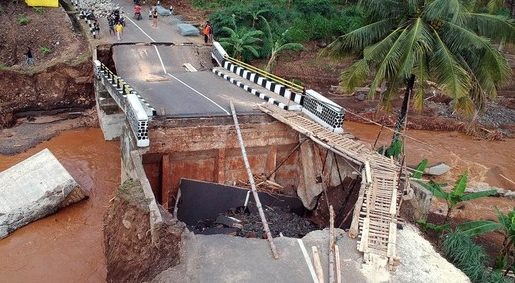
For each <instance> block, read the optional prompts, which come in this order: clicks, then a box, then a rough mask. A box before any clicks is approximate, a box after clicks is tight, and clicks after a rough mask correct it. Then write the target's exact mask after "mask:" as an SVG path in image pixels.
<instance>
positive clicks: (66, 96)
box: [0, 57, 95, 127]
mask: <svg viewBox="0 0 515 283" xmlns="http://www.w3.org/2000/svg"><path fill="white" fill-rule="evenodd" d="M85 59H87V57H85ZM0 89H7V90H9V91H7V92H4V93H2V96H1V97H0V104H1V105H2V108H1V110H0V115H1V116H0V117H2V118H0V127H6V126H7V127H9V126H12V125H13V124H14V122H15V120H14V114H16V113H18V112H24V111H42V110H54V109H66V108H79V109H89V108H91V107H92V106H94V105H95V94H94V92H93V68H92V67H91V62H89V61H87V60H85V61H84V62H82V63H79V64H76V65H69V64H66V63H60V64H57V65H55V66H52V67H49V68H47V69H44V70H42V71H40V72H37V73H33V74H32V73H31V74H25V73H20V72H17V71H10V70H0Z"/></svg>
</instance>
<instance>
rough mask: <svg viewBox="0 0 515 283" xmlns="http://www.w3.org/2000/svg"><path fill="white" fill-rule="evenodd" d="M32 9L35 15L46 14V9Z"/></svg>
mask: <svg viewBox="0 0 515 283" xmlns="http://www.w3.org/2000/svg"><path fill="white" fill-rule="evenodd" d="M32 9H33V10H34V13H36V14H38V15H43V13H45V9H44V8H43V7H34V8H32Z"/></svg>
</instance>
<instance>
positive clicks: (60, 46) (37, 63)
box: [0, 1, 95, 129]
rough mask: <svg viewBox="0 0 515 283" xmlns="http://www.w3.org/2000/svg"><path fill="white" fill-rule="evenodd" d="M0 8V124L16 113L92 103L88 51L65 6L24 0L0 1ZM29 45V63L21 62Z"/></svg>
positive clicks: (78, 109) (69, 109) (34, 113)
mask: <svg viewBox="0 0 515 283" xmlns="http://www.w3.org/2000/svg"><path fill="white" fill-rule="evenodd" d="M15 2H16V3H15ZM0 9H1V10H0V11H1V13H0V26H2V29H1V30H0V89H1V90H2V92H1V95H0V129H1V128H5V127H11V126H13V125H14V124H15V123H16V118H19V117H34V116H39V115H41V114H43V115H50V114H55V113H56V112H61V113H62V112H82V111H84V110H86V109H90V108H91V107H92V106H94V104H95V100H94V97H95V95H94V92H93V67H92V63H91V52H90V51H89V49H88V43H87V41H86V39H85V38H84V36H83V35H82V34H81V33H80V31H79V30H76V29H75V28H74V26H73V24H72V22H71V20H70V17H69V16H68V15H67V14H66V11H64V9H63V8H61V7H59V8H38V9H36V8H31V7H28V6H27V5H26V4H25V2H24V1H1V2H0ZM28 48H31V51H32V55H33V57H34V64H33V65H28V64H27V62H26V57H25V54H26V52H27V50H28Z"/></svg>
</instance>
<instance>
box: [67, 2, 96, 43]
mask: <svg viewBox="0 0 515 283" xmlns="http://www.w3.org/2000/svg"><path fill="white" fill-rule="evenodd" d="M71 3H72V5H73V6H74V7H75V10H77V11H79V18H81V19H84V21H85V22H86V23H87V24H88V28H89V32H90V33H91V35H93V38H97V36H98V32H99V31H98V29H97V27H96V26H95V23H94V21H91V20H90V19H88V14H89V13H91V14H93V13H94V11H93V10H91V11H87V10H84V9H82V8H81V7H80V5H79V0H71Z"/></svg>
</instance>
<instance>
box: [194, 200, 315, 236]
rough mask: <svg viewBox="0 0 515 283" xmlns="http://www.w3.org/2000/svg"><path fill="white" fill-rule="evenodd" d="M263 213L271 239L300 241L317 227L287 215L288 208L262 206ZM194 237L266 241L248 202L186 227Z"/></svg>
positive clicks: (258, 219) (288, 212) (254, 211)
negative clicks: (224, 236)
mask: <svg viewBox="0 0 515 283" xmlns="http://www.w3.org/2000/svg"><path fill="white" fill-rule="evenodd" d="M263 209H264V213H265V215H266V219H267V220H268V224H269V226H270V232H271V233H272V236H273V237H278V236H280V235H283V236H285V237H294V238H301V237H303V236H305V235H306V234H308V233H309V232H311V231H313V230H317V229H318V227H317V226H316V225H315V224H313V223H312V222H311V221H309V219H307V218H304V217H302V216H299V215H297V214H296V213H293V212H290V211H289V209H288V208H281V207H270V206H264V207H263ZM189 228H190V229H191V230H192V231H193V232H194V233H196V234H227V235H233V236H239V237H246V238H266V235H265V233H264V232H263V224H262V223H261V219H260V217H259V214H258V211H257V208H256V206H255V205H254V204H253V203H250V204H249V206H248V207H247V208H246V209H245V208H244V207H243V206H242V207H238V208H236V209H231V210H229V211H227V212H226V213H224V214H220V215H218V217H217V218H216V219H215V220H212V219H206V220H202V221H199V222H198V223H197V225H195V226H194V227H189Z"/></svg>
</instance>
